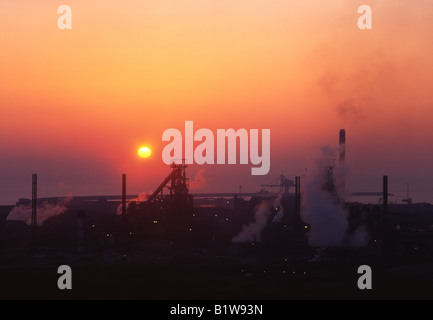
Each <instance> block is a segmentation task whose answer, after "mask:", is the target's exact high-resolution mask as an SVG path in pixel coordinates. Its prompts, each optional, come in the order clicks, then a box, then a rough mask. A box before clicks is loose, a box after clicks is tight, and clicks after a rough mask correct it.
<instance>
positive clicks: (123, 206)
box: [122, 174, 126, 217]
mask: <svg viewBox="0 0 433 320" xmlns="http://www.w3.org/2000/svg"><path fill="white" fill-rule="evenodd" d="M122 216H123V217H125V216H126V174H122Z"/></svg>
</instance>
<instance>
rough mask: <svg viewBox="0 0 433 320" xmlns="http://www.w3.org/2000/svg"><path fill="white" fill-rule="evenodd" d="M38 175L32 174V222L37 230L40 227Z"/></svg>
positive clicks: (32, 225)
mask: <svg viewBox="0 0 433 320" xmlns="http://www.w3.org/2000/svg"><path fill="white" fill-rule="evenodd" d="M37 189H38V175H37V174H32V221H31V227H32V228H33V229H34V230H35V229H36V227H37V225H38V219H37V213H38V212H37V210H38V190H37Z"/></svg>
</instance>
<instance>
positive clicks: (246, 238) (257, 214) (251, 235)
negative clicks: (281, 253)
mask: <svg viewBox="0 0 433 320" xmlns="http://www.w3.org/2000/svg"><path fill="white" fill-rule="evenodd" d="M270 215H271V210H270V206H269V203H268V201H265V200H264V201H262V202H260V204H258V205H257V206H256V207H255V208H254V221H253V222H251V223H250V224H248V225H244V226H243V227H242V230H241V231H240V232H239V233H238V234H237V235H236V236H234V237H233V239H232V242H233V243H243V242H260V241H261V239H262V230H263V228H264V227H265V226H266V224H267V222H268V218H269V216H270Z"/></svg>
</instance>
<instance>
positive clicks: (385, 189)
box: [383, 176, 388, 216]
mask: <svg viewBox="0 0 433 320" xmlns="http://www.w3.org/2000/svg"><path fill="white" fill-rule="evenodd" d="M387 213H388V176H383V214H384V215H385V216H386V214H387Z"/></svg>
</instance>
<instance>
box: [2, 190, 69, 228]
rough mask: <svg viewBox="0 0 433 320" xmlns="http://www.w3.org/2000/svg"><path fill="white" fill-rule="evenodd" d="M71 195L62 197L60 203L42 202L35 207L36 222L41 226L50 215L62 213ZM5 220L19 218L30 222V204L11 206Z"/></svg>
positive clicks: (28, 223)
mask: <svg viewBox="0 0 433 320" xmlns="http://www.w3.org/2000/svg"><path fill="white" fill-rule="evenodd" d="M71 200H72V196H68V197H66V198H64V199H63V200H62V201H60V203H57V204H52V203H50V202H47V201H45V202H43V203H42V204H41V205H39V206H38V207H37V224H38V226H41V225H42V224H43V223H44V222H45V220H47V219H48V218H50V217H54V216H57V215H59V214H62V213H63V212H65V211H66V210H67V205H68V204H69V202H71ZM7 220H20V221H24V222H25V223H26V224H27V225H30V224H31V222H32V208H31V205H19V206H16V207H14V208H12V210H11V212H10V213H9V215H8V216H7Z"/></svg>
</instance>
